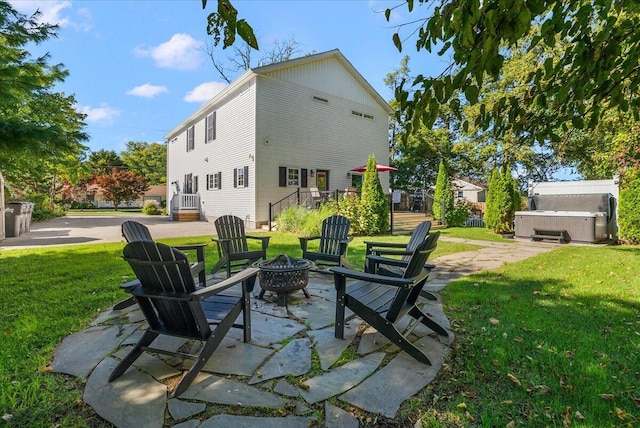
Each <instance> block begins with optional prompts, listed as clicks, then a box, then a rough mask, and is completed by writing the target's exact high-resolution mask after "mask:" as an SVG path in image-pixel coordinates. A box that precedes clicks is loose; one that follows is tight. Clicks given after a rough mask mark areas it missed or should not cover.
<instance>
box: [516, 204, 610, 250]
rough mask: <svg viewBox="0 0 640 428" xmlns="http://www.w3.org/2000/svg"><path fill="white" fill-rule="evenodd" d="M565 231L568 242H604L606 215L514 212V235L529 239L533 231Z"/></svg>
mask: <svg viewBox="0 0 640 428" xmlns="http://www.w3.org/2000/svg"><path fill="white" fill-rule="evenodd" d="M534 228H535V229H545V230H558V231H560V230H566V231H567V235H568V237H569V240H570V241H577V242H589V243H593V242H599V241H603V240H606V239H607V237H608V234H607V213H604V212H583V211H516V214H515V235H516V237H518V238H530V237H531V236H533V235H534V230H533V229H534Z"/></svg>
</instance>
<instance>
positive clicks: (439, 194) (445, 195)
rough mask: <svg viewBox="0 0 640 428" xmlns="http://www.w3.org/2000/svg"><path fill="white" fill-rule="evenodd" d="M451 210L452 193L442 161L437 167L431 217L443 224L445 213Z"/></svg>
mask: <svg viewBox="0 0 640 428" xmlns="http://www.w3.org/2000/svg"><path fill="white" fill-rule="evenodd" d="M452 209H453V193H452V191H451V181H450V180H449V174H448V173H447V167H446V165H445V163H444V161H443V160H441V161H440V165H439V166H438V178H437V179H436V189H435V192H434V195H433V217H434V218H435V219H437V220H440V221H441V222H443V223H444V219H445V213H446V212H447V211H449V210H452Z"/></svg>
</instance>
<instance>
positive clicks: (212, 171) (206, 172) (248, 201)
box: [165, 49, 392, 227]
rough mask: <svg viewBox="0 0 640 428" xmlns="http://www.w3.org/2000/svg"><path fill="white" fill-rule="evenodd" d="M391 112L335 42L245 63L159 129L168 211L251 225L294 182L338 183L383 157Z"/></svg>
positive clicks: (325, 187)
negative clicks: (191, 109)
mask: <svg viewBox="0 0 640 428" xmlns="http://www.w3.org/2000/svg"><path fill="white" fill-rule="evenodd" d="M391 113H392V110H391V108H390V107H389V105H388V104H387V102H386V101H385V100H384V99H383V98H382V97H381V96H380V95H379V94H378V93H377V92H376V91H375V90H374V89H373V87H372V86H371V85H370V84H369V83H368V82H367V81H366V80H365V79H364V78H363V77H362V75H361V74H360V73H359V72H358V71H357V70H356V69H355V68H354V67H353V65H351V63H350V62H349V61H348V60H347V59H346V58H345V57H344V56H343V55H342V53H341V52H340V51H339V50H337V49H335V50H332V51H328V52H324V53H319V54H315V55H310V56H306V57H303V58H297V59H294V60H290V61H285V62H281V63H276V64H271V65H268V66H264V67H258V68H254V69H250V70H247V71H246V72H244V73H243V74H242V75H241V76H240V77H239V78H238V79H237V80H235V81H234V82H233V83H231V84H230V85H229V86H228V87H226V88H225V89H224V90H223V91H222V92H221V93H219V94H218V95H216V96H215V97H214V98H213V99H212V100H210V101H208V102H207V103H205V104H204V105H203V106H202V107H200V108H199V109H198V110H197V111H196V112H195V113H193V114H192V115H191V116H189V117H188V118H186V119H185V120H184V121H183V122H182V123H180V124H179V125H178V126H177V127H175V128H174V129H173V130H172V131H171V132H169V133H168V134H167V135H166V137H165V138H166V140H167V147H168V150H167V183H171V185H169V186H167V200H168V201H171V212H172V217H173V219H177V220H187V219H197V218H201V219H207V220H213V219H215V218H217V217H219V216H221V215H225V214H233V215H236V216H238V217H241V218H243V219H245V221H246V223H247V225H248V226H249V227H258V226H260V225H263V224H266V223H267V222H268V220H269V219H270V218H271V217H270V212H269V211H270V210H269V204H270V203H276V202H277V201H279V200H281V199H283V198H286V197H287V196H289V195H291V194H292V193H294V192H296V190H297V189H300V190H301V191H304V192H308V190H309V188H310V187H317V188H319V190H320V191H327V192H330V191H335V190H338V189H339V190H344V189H345V188H347V187H349V186H352V185H353V184H354V179H355V174H353V173H352V172H351V171H350V170H351V169H352V168H355V167H358V166H361V165H364V164H366V162H367V158H368V157H369V155H370V154H374V155H375V156H376V161H377V162H378V163H380V164H388V159H389V144H388V126H389V115H390V114H391ZM380 180H381V182H382V186H383V188H384V189H385V190H387V191H388V187H389V184H388V174H381V175H380ZM272 215H273V213H272Z"/></svg>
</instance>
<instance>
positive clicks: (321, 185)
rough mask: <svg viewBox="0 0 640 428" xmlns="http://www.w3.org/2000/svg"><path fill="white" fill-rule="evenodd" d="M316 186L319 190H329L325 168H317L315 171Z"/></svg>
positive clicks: (327, 173) (327, 172) (327, 174)
mask: <svg viewBox="0 0 640 428" xmlns="http://www.w3.org/2000/svg"><path fill="white" fill-rule="evenodd" d="M316 186H317V187H318V190H319V191H321V192H326V191H328V190H329V171H327V170H325V169H319V170H317V171H316Z"/></svg>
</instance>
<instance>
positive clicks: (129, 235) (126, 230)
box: [122, 220, 153, 242]
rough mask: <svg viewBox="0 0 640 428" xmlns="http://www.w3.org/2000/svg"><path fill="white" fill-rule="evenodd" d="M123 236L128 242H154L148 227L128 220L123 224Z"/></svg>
mask: <svg viewBox="0 0 640 428" xmlns="http://www.w3.org/2000/svg"><path fill="white" fill-rule="evenodd" d="M122 236H124V239H125V240H126V241H127V242H134V241H153V238H152V237H151V233H150V232H149V229H148V228H147V226H145V225H144V224H142V223H138V222H137V221H133V220H127V221H125V222H123V223H122Z"/></svg>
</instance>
